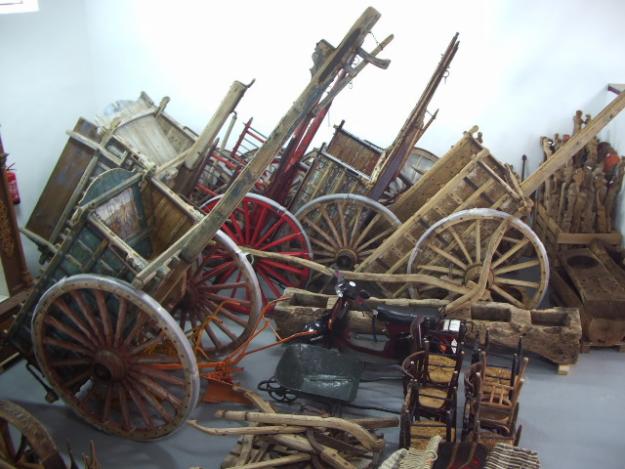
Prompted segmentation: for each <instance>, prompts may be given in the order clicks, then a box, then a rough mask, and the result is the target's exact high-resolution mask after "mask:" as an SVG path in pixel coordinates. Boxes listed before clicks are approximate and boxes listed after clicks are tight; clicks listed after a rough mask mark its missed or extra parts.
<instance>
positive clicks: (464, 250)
mask: <svg viewBox="0 0 625 469" xmlns="http://www.w3.org/2000/svg"><path fill="white" fill-rule="evenodd" d="M448 229H449V232H450V233H451V236H452V237H453V238H454V240H455V241H456V244H457V245H458V247H459V248H460V250H461V251H462V254H464V257H465V259H466V260H467V262H468V263H469V265H470V264H473V259H471V254H469V250H468V249H467V246H466V245H465V244H464V242H463V241H462V238H460V236H459V235H458V233H457V232H456V230H455V229H454V227H453V226H449V228H448Z"/></svg>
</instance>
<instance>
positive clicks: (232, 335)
mask: <svg viewBox="0 0 625 469" xmlns="http://www.w3.org/2000/svg"><path fill="white" fill-rule="evenodd" d="M213 323H214V324H215V325H216V326H217V327H218V328H219V329H221V330H222V331H223V332H224V334H226V335H227V336H228V337H229V338H230V340H237V339H238V337H239V336H238V335H237V334H235V333H234V332H232V331H231V330H230V328H229V327H228V326H226V325H225V324H224V322H223V321H222V320H221V319H219V318H215V320H214V321H213Z"/></svg>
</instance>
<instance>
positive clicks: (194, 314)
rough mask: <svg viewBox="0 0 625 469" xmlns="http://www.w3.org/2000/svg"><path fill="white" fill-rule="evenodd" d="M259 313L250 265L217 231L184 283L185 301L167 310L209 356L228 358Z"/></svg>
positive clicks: (245, 338)
mask: <svg viewBox="0 0 625 469" xmlns="http://www.w3.org/2000/svg"><path fill="white" fill-rule="evenodd" d="M261 309H262V299H261V293H260V286H259V283H258V279H257V278H256V274H255V273H254V269H253V268H252V265H251V264H250V263H249V262H248V260H247V258H246V257H245V254H244V253H243V252H242V251H241V249H239V247H238V246H237V245H236V244H235V243H234V242H233V241H232V240H231V239H230V238H229V237H228V235H226V234H225V233H224V232H223V231H221V230H220V231H218V232H217V234H216V235H215V239H214V243H212V244H211V245H209V246H208V247H206V248H205V249H204V252H202V255H201V258H200V259H199V262H198V265H196V266H195V269H194V270H193V271H192V273H191V274H190V275H189V276H188V277H187V282H186V293H185V296H184V297H183V299H182V300H181V301H180V302H179V303H178V304H177V305H175V306H174V307H172V308H170V310H171V311H172V315H173V316H174V317H175V318H176V319H177V320H178V323H179V324H180V327H181V328H182V329H183V330H184V331H185V333H187V335H193V337H194V343H196V344H197V345H198V346H200V347H201V348H202V350H203V351H204V352H205V354H210V355H213V354H215V353H225V352H230V351H232V350H234V349H236V348H237V347H238V346H239V345H241V344H242V343H243V342H245V341H246V340H247V338H248V337H250V335H251V334H252V333H253V332H254V329H255V327H256V325H257V322H258V318H259V316H260V311H261Z"/></svg>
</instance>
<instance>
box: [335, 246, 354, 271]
mask: <svg viewBox="0 0 625 469" xmlns="http://www.w3.org/2000/svg"><path fill="white" fill-rule="evenodd" d="M357 263H358V254H356V253H355V252H354V251H353V250H351V249H341V250H339V252H338V253H337V254H336V264H337V266H338V267H339V269H341V270H353V269H354V266H355V265H356V264H357Z"/></svg>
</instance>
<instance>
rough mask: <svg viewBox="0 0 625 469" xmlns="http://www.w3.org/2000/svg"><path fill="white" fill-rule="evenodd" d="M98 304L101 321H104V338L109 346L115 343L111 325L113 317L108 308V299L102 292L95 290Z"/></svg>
mask: <svg viewBox="0 0 625 469" xmlns="http://www.w3.org/2000/svg"><path fill="white" fill-rule="evenodd" d="M93 293H94V295H95V299H96V304H97V306H98V313H99V315H100V320H101V321H102V327H103V329H104V337H105V339H106V343H107V344H112V343H113V326H112V324H111V315H110V313H109V309H108V306H107V305H106V299H105V298H104V293H103V292H102V290H94V292H93Z"/></svg>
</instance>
